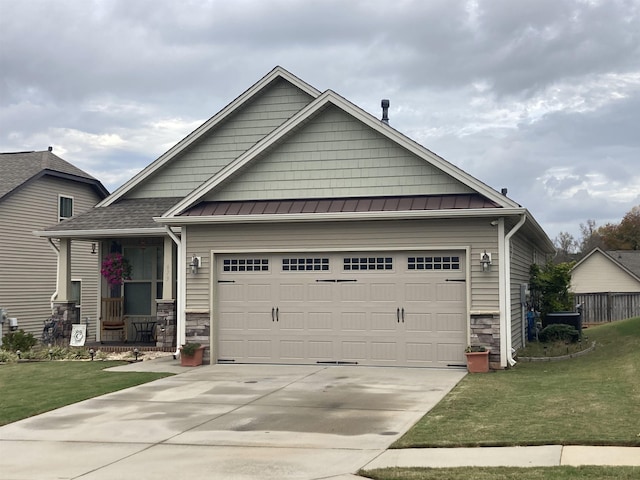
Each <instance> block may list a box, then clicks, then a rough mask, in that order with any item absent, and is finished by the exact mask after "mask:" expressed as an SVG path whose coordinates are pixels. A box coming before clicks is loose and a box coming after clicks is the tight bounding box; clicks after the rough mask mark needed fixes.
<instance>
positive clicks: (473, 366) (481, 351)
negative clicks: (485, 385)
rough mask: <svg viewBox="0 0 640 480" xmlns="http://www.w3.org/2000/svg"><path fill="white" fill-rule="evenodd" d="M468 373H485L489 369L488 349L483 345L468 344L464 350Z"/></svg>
mask: <svg viewBox="0 0 640 480" xmlns="http://www.w3.org/2000/svg"><path fill="white" fill-rule="evenodd" d="M464 354H465V356H466V357H467V370H468V371H469V373H487V372H488V371H489V349H487V348H485V347H483V346H471V345H469V346H468V347H467V348H466V349H465V351H464Z"/></svg>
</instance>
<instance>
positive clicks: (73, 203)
mask: <svg viewBox="0 0 640 480" xmlns="http://www.w3.org/2000/svg"><path fill="white" fill-rule="evenodd" d="M63 198H68V199H69V200H71V217H73V211H74V210H75V206H76V202H75V198H74V197H73V196H71V195H62V194H58V222H61V221H63V220H66V219H67V218H71V217H63V216H61V215H60V207H61V202H62V199H63Z"/></svg>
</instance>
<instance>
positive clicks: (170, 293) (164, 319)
mask: <svg viewBox="0 0 640 480" xmlns="http://www.w3.org/2000/svg"><path fill="white" fill-rule="evenodd" d="M173 245H174V243H173V240H172V239H171V237H169V236H165V237H164V249H163V262H162V263H163V265H164V267H163V269H162V299H159V300H156V312H157V313H156V320H157V322H158V323H157V325H156V346H157V347H165V348H171V347H175V346H176V300H175V298H176V287H175V282H174V281H173V279H174V274H175V272H174V268H173Z"/></svg>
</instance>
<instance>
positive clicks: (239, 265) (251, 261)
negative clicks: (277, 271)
mask: <svg viewBox="0 0 640 480" xmlns="http://www.w3.org/2000/svg"><path fill="white" fill-rule="evenodd" d="M222 271H223V272H268V271H269V260H268V259H266V258H238V259H235V258H234V259H227V260H224V261H223V264H222Z"/></svg>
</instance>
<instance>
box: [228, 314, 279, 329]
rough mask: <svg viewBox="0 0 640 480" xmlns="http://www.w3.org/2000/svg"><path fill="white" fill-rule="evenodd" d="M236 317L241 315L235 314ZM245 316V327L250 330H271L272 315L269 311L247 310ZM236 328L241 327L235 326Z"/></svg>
mask: <svg viewBox="0 0 640 480" xmlns="http://www.w3.org/2000/svg"><path fill="white" fill-rule="evenodd" d="M234 317H235V318H238V317H239V315H238V314H235V315H234ZM244 318H245V319H246V326H245V328H246V329H247V330H248V331H249V332H266V331H269V330H271V315H270V314H269V313H268V312H251V311H249V312H246V313H244ZM233 329H234V330H238V329H239V328H238V327H237V326H236V327H234V328H233Z"/></svg>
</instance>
